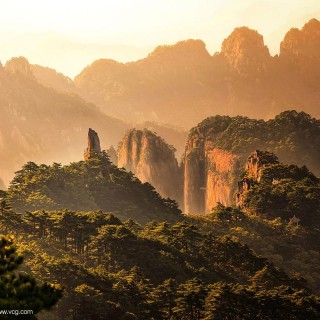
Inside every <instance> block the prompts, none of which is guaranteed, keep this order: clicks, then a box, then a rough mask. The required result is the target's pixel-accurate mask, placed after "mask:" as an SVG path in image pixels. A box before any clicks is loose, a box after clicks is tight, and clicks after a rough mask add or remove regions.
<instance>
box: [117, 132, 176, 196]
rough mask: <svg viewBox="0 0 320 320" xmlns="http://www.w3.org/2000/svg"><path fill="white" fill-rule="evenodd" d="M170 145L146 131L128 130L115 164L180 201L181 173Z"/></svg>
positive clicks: (120, 145)
mask: <svg viewBox="0 0 320 320" xmlns="http://www.w3.org/2000/svg"><path fill="white" fill-rule="evenodd" d="M174 151H175V150H174V148H173V147H172V146H169V145H168V144H167V143H166V142H165V141H164V140H163V139H162V138H160V137H159V136H157V135H156V134H155V133H153V132H151V131H149V130H136V129H132V130H130V131H128V132H127V134H126V135H125V136H124V138H123V139H122V141H121V142H120V143H119V148H118V167H124V168H125V169H126V170H128V171H132V172H133V173H134V174H135V175H136V176H137V177H138V178H139V179H140V180H141V181H142V182H149V183H150V184H152V185H153V186H154V187H155V189H156V190H157V191H158V192H159V193H160V194H161V196H163V197H170V198H171V199H175V200H176V201H178V202H181V201H180V198H181V194H182V189H181V185H182V182H181V175H180V169H179V166H178V162H177V159H176V158H175V155H174Z"/></svg>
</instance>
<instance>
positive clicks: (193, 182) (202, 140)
mask: <svg viewBox="0 0 320 320" xmlns="http://www.w3.org/2000/svg"><path fill="white" fill-rule="evenodd" d="M238 167H239V156H238V155H236V154H234V153H232V152H229V151H226V150H223V149H221V148H218V147H216V146H215V143H214V141H212V140H211V139H208V138H207V137H205V136H204V135H203V134H202V133H201V132H200V131H198V132H197V134H196V135H194V136H193V137H191V138H190V137H189V139H188V142H187V144H186V152H185V158H184V209H185V212H186V213H208V212H210V210H211V209H212V208H213V207H215V206H216V204H217V202H220V203H222V204H224V205H231V203H232V198H233V194H234V192H235V186H234V181H233V180H234V177H233V175H234V173H235V172H237V169H238Z"/></svg>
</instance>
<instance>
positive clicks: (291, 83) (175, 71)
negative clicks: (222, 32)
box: [74, 19, 320, 127]
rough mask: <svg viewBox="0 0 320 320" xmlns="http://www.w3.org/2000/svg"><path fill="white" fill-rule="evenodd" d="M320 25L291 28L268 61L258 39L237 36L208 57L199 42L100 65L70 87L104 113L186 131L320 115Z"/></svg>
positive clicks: (241, 32) (244, 31)
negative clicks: (220, 119) (213, 119)
mask: <svg viewBox="0 0 320 320" xmlns="http://www.w3.org/2000/svg"><path fill="white" fill-rule="evenodd" d="M319 48H320V22H319V21H317V20H315V19H313V20H311V21H309V22H308V23H307V24H306V25H305V26H304V27H303V28H302V29H301V30H298V29H292V30H290V31H289V32H288V33H287V35H286V36H285V38H284V40H283V42H282V43H281V51H280V55H279V56H275V57H272V56H271V55H270V54H269V50H268V48H267V47H266V46H265V45H264V42H263V37H262V36H261V35H259V34H258V32H256V31H253V30H250V29H248V28H246V27H242V28H237V29H235V30H234V31H233V32H232V34H231V35H230V36H229V37H228V38H227V39H225V40H224V41H223V44H222V48H221V52H219V53H216V54H215V55H214V56H210V55H209V53H208V52H207V50H206V48H205V44H204V43H203V42H202V41H200V40H187V41H182V42H179V43H177V44H175V45H172V46H161V47H158V48H156V49H155V51H154V52H152V53H151V54H149V56H148V57H146V58H145V59H142V60H139V61H136V62H130V63H126V64H123V63H118V62H116V61H113V60H108V59H101V60H97V61H95V62H93V63H92V64H91V65H90V66H88V67H87V68H85V69H84V70H83V71H82V72H81V73H80V74H79V75H78V76H77V77H76V78H75V81H74V82H75V85H76V87H78V88H79V89H80V90H81V94H82V96H83V97H85V98H86V99H88V100H90V101H93V102H95V103H96V104H97V105H99V106H101V107H102V108H103V110H104V111H105V112H106V113H107V114H112V115H116V116H118V117H120V118H123V119H125V120H128V121H131V122H139V121H141V120H155V121H159V122H165V123H172V124H179V125H183V126H185V127H191V126H192V125H194V124H195V123H196V122H199V121H201V119H203V118H205V117H207V116H211V115H215V114H221V113H222V111H223V113H224V114H227V115H238V114H240V115H246V116H250V117H258V118H261V117H263V118H270V117H272V116H274V115H275V114H277V113H279V112H280V111H283V110H285V109H289V108H290V109H297V110H303V111H306V112H308V113H310V114H312V115H313V116H317V117H319V116H320V109H319V97H320V91H319V86H318V83H319V79H320V68H319V65H320V49H319Z"/></svg>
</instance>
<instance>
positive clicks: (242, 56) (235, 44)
mask: <svg viewBox="0 0 320 320" xmlns="http://www.w3.org/2000/svg"><path fill="white" fill-rule="evenodd" d="M220 54H221V55H222V56H223V57H224V59H225V60H226V62H227V63H228V65H229V66H230V67H231V68H232V69H233V70H235V71H236V72H238V73H240V74H252V73H259V72H262V71H265V70H266V69H267V68H268V67H269V65H270V63H271V56H270V53H269V49H268V48H267V47H266V46H265V44H264V41H263V37H262V36H261V35H260V34H259V33H258V32H257V31H255V30H251V29H249V28H247V27H241V28H236V29H235V30H234V31H233V32H232V33H231V35H230V36H229V37H228V38H227V39H225V40H224V41H223V43H222V47H221V53H220Z"/></svg>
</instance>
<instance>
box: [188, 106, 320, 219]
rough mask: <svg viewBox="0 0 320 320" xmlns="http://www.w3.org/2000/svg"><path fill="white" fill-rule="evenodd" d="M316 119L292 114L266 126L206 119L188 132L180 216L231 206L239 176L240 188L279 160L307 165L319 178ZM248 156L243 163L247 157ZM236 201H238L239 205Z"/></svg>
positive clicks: (242, 119)
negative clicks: (261, 169) (182, 203)
mask: <svg viewBox="0 0 320 320" xmlns="http://www.w3.org/2000/svg"><path fill="white" fill-rule="evenodd" d="M319 123H320V122H319V120H316V119H313V118H311V117H310V116H309V115H307V114H305V113H303V112H301V113H298V112H296V111H287V112H283V113H281V114H280V115H278V116H276V117H275V119H272V120H269V121H266V122H265V121H263V120H253V119H249V118H246V117H239V116H237V117H227V116H214V117H209V118H207V119H205V120H203V121H202V122H201V123H199V124H198V125H197V126H196V127H194V128H192V129H191V130H190V133H189V136H188V140H187V143H186V149H185V157H184V206H185V207H184V208H185V210H184V211H185V213H208V212H210V211H211V209H212V208H213V207H214V206H215V205H216V203H217V202H220V203H222V204H223V205H227V206H228V205H231V204H234V203H235V202H234V200H235V193H236V191H237V188H238V180H239V178H240V175H241V174H242V173H243V171H246V172H247V174H246V177H245V178H246V179H244V180H243V181H242V182H241V185H242V188H243V189H245V188H247V187H248V185H247V184H248V183H250V179H253V180H255V181H259V179H260V168H261V167H263V166H264V165H265V164H269V163H276V161H277V160H276V158H275V156H274V155H273V154H272V153H268V152H259V151H255V152H254V150H257V149H265V150H268V151H269V152H275V153H277V154H278V155H279V159H280V161H283V162H284V163H293V164H297V165H299V166H303V165H306V166H307V167H308V168H310V169H311V170H312V171H313V172H315V174H317V175H319V159H320V153H319V150H320V149H319V148H320V146H319V135H320V126H319ZM252 152H253V154H252V155H251V157H250V158H249V160H248V162H247V158H248V155H250V154H251V153H252ZM239 201H240V200H239Z"/></svg>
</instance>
